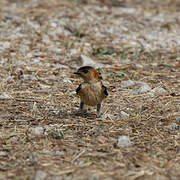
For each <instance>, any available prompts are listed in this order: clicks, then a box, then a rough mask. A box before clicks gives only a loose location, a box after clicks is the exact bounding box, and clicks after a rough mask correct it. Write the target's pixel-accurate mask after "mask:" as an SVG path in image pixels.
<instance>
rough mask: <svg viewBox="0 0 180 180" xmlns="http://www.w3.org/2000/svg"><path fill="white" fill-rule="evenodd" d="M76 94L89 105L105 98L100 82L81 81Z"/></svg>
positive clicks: (98, 102) (93, 104)
mask: <svg viewBox="0 0 180 180" xmlns="http://www.w3.org/2000/svg"><path fill="white" fill-rule="evenodd" d="M78 95H80V98H81V101H82V102H84V104H87V105H89V106H95V105H97V104H100V103H101V102H102V100H103V99H104V98H105V95H104V93H103V91H102V84H101V83H100V82H98V83H83V84H82V85H81V89H80V91H79V92H78Z"/></svg>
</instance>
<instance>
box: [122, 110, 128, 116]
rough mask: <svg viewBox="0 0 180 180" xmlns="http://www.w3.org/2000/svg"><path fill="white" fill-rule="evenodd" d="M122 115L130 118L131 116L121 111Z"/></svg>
mask: <svg viewBox="0 0 180 180" xmlns="http://www.w3.org/2000/svg"><path fill="white" fill-rule="evenodd" d="M120 113H121V116H122V117H129V114H128V113H126V112H124V111H121V112H120Z"/></svg>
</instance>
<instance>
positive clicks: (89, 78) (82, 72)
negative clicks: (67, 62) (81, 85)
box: [74, 66, 102, 82]
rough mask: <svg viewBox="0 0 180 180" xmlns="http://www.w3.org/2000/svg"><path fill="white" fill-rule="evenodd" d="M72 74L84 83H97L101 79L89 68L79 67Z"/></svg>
mask: <svg viewBox="0 0 180 180" xmlns="http://www.w3.org/2000/svg"><path fill="white" fill-rule="evenodd" d="M74 74H77V75H78V76H80V77H81V78H82V79H83V80H84V81H85V82H97V81H99V80H100V79H102V77H101V75H100V74H99V73H98V71H97V70H96V69H95V68H93V67H91V66H83V67H80V68H79V69H78V70H77V72H75V73H74Z"/></svg>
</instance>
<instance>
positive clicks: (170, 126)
mask: <svg viewBox="0 0 180 180" xmlns="http://www.w3.org/2000/svg"><path fill="white" fill-rule="evenodd" d="M167 128H168V129H169V130H177V129H178V128H179V124H177V123H171V124H169V125H168V126H167Z"/></svg>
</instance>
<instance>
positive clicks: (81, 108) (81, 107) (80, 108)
mask: <svg viewBox="0 0 180 180" xmlns="http://www.w3.org/2000/svg"><path fill="white" fill-rule="evenodd" d="M83 108H84V103H83V102H82V101H81V102H80V106H79V111H81V112H82V111H83Z"/></svg>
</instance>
